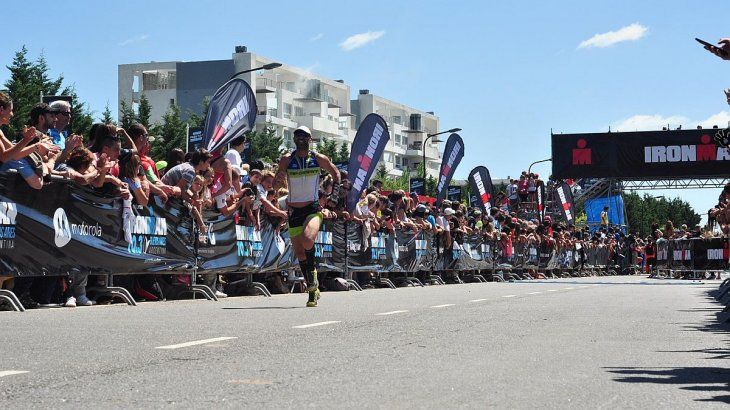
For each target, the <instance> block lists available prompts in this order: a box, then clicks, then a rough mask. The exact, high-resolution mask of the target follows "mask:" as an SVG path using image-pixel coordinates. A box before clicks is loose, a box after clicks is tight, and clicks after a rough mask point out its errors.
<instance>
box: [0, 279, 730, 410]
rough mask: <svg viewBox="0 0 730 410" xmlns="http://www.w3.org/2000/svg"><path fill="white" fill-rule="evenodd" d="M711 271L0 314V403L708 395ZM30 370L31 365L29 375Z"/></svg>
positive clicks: (670, 403)
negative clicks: (686, 278)
mask: <svg viewBox="0 0 730 410" xmlns="http://www.w3.org/2000/svg"><path fill="white" fill-rule="evenodd" d="M717 286H718V282H717V281H714V282H678V281H659V280H650V279H646V278H643V277H613V278H584V279H576V280H550V281H539V282H528V283H486V284H465V285H446V286H431V287H426V288H400V289H397V290H391V289H379V290H366V291H364V292H354V291H353V292H341V293H325V294H323V298H322V300H321V302H320V306H319V307H318V308H316V309H307V308H304V307H303V306H304V303H305V301H306V296H304V295H301V294H299V295H281V296H274V297H273V298H264V297H243V298H230V299H225V300H221V301H220V302H217V303H216V302H208V301H202V300H198V301H192V300H189V301H175V302H164V303H162V302H159V303H145V304H141V305H140V306H138V307H129V306H124V305H113V306H99V307H91V308H76V309H49V310H35V311H28V312H26V313H14V312H0V408H8V409H10V408H13V409H17V408H39V407H41V408H74V407H75V408H79V407H98V408H132V407H145V408H149V407H154V408H160V407H196V408H202V407H231V408H240V407H256V408H293V407H299V408H301V407H320V408H363V407H367V408H455V407H461V408H485V407H498V408H534V407H550V408H566V407H567V408H618V407H621V408H623V407H633V408H667V407H671V408H680V407H681V408H700V407H701V408H708V407H718V408H719V407H724V408H727V405H728V403H730V326H728V325H720V324H718V322H717V320H716V317H715V313H716V312H718V311H719V310H720V305H718V304H717V303H716V302H715V301H714V300H713V299H712V298H710V297H709V296H708V292H709V291H710V290H712V289H715V288H717ZM21 372H22V373H21Z"/></svg>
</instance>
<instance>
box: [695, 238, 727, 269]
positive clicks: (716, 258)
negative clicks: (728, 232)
mask: <svg viewBox="0 0 730 410" xmlns="http://www.w3.org/2000/svg"><path fill="white" fill-rule="evenodd" d="M690 241H691V242H693V248H694V249H693V255H694V263H693V266H694V268H695V269H697V270H724V269H727V266H728V257H729V256H730V251H729V249H728V238H712V239H691V240H690Z"/></svg>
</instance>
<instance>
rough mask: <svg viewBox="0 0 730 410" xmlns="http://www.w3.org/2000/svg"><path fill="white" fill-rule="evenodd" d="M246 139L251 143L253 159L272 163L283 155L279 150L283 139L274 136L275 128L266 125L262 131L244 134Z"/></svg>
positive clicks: (282, 151) (281, 150)
mask: <svg viewBox="0 0 730 410" xmlns="http://www.w3.org/2000/svg"><path fill="white" fill-rule="evenodd" d="M246 138H247V139H248V140H249V141H251V156H252V157H253V159H259V160H261V161H264V162H268V163H274V162H276V161H278V160H279V158H280V157H281V156H282V154H284V150H283V149H282V148H281V146H282V145H283V144H284V138H283V137H281V136H277V135H276V128H275V127H272V126H268V125H267V126H266V127H264V129H262V130H259V131H253V132H250V133H248V134H246Z"/></svg>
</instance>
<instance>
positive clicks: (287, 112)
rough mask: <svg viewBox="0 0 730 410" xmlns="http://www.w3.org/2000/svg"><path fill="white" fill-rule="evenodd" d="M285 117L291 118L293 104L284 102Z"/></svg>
mask: <svg viewBox="0 0 730 410" xmlns="http://www.w3.org/2000/svg"><path fill="white" fill-rule="evenodd" d="M284 118H286V119H288V120H290V119H291V104H289V103H284Z"/></svg>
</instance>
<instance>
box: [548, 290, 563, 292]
mask: <svg viewBox="0 0 730 410" xmlns="http://www.w3.org/2000/svg"><path fill="white" fill-rule="evenodd" d="M559 290H560V289H548V290H547V291H548V292H557V291H559Z"/></svg>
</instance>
